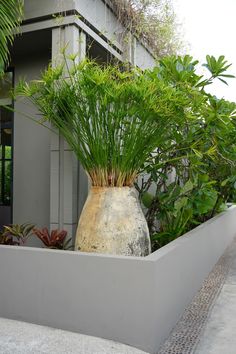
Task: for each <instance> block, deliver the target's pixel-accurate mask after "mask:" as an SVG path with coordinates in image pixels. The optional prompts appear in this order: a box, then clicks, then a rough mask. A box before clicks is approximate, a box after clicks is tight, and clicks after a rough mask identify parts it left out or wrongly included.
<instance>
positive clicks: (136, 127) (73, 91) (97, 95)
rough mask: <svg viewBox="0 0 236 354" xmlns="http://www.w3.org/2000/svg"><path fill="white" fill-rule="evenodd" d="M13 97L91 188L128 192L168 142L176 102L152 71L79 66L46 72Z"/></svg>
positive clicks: (86, 63) (175, 95)
mask: <svg viewBox="0 0 236 354" xmlns="http://www.w3.org/2000/svg"><path fill="white" fill-rule="evenodd" d="M17 94H18V95H22V96H26V97H28V98H29V99H30V101H32V102H33V103H34V104H35V105H36V106H37V107H38V109H39V111H40V113H41V114H42V117H43V121H42V122H43V123H44V122H46V121H47V122H50V123H51V124H52V125H53V126H54V127H55V128H57V129H58V131H59V132H60V134H61V135H62V136H63V137H64V138H65V140H66V141H67V143H68V144H69V146H70V147H71V148H72V150H73V151H74V152H75V154H76V156H77V157H78V159H79V161H80V163H81V164H82V165H83V167H84V169H85V170H86V171H87V173H88V175H89V176H90V178H91V181H92V185H93V186H111V187H113V186H117V187H122V186H132V185H133V183H134V180H135V179H136V177H137V175H138V174H139V172H140V169H141V167H142V166H143V165H144V163H145V161H146V159H147V157H148V156H149V155H150V153H151V152H152V151H153V150H154V149H155V148H156V147H157V146H158V145H159V144H160V142H162V141H163V139H167V137H168V127H169V125H170V124H171V120H172V119H173V117H175V119H178V115H179V113H181V112H179V111H178V110H177V109H176V107H177V106H178V105H179V104H180V101H181V99H182V98H181V96H180V95H179V93H178V92H177V91H176V89H175V88H174V87H172V86H171V85H166V84H165V83H164V82H163V81H161V80H159V79H158V71H155V70H152V71H149V70H146V71H144V72H142V71H140V70H138V69H133V70H131V71H121V70H120V68H119V67H114V66H107V67H100V66H98V65H97V64H96V63H94V62H92V61H89V60H85V61H83V62H81V63H79V64H78V65H76V64H75V60H74V61H73V65H72V69H71V70H69V69H68V67H67V65H66V63H65V64H64V65H61V66H60V67H56V68H53V67H51V66H50V67H49V68H48V69H47V70H46V71H45V72H44V74H43V75H42V77H41V79H40V80H37V81H32V82H31V83H29V84H28V83H25V82H21V83H20V84H19V86H18V89H17Z"/></svg>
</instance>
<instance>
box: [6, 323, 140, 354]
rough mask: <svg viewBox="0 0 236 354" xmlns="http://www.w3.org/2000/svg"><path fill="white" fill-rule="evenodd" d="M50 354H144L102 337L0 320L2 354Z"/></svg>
mask: <svg viewBox="0 0 236 354" xmlns="http://www.w3.org/2000/svg"><path fill="white" fill-rule="evenodd" d="M49 353H50V354H145V352H143V351H141V350H139V349H136V348H133V347H130V346H127V345H124V344H121V343H116V342H113V341H109V340H105V339H102V338H96V337H91V336H86V335H82V334H78V333H73V332H68V331H62V330H59V329H54V328H50V327H44V326H38V325H34V324H30V323H25V322H20V321H13V320H9V319H5V318H0V354H49ZM146 354H147V353H146Z"/></svg>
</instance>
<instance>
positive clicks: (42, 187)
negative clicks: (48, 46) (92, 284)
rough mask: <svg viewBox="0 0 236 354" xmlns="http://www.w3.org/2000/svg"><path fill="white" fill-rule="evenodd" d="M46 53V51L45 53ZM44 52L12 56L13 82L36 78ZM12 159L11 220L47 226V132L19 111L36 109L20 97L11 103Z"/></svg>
mask: <svg viewBox="0 0 236 354" xmlns="http://www.w3.org/2000/svg"><path fill="white" fill-rule="evenodd" d="M48 54H49V55H50V53H48ZM48 54H47V53H44V52H42V53H40V55H38V53H35V54H33V53H30V49H29V55H27V53H25V54H24V55H22V57H20V56H17V55H16V56H15V57H14V59H13V65H14V67H15V83H16V84H17V82H18V80H19V79H20V78H23V77H24V78H26V79H27V80H31V79H36V78H39V75H40V72H41V71H43V70H44V69H45V67H46V66H47V65H48V62H49V55H48ZM15 109H16V112H15V114H14V153H13V156H14V160H13V172H14V173H13V222H14V223H24V222H32V223H36V224H37V225H38V226H39V227H43V226H47V227H48V226H49V216H50V200H49V198H50V173H49V171H50V132H49V131H48V130H47V129H46V128H44V127H42V126H40V125H38V124H36V123H35V122H33V121H31V120H30V119H27V118H25V117H24V115H22V114H21V113H20V112H24V114H28V115H30V116H32V117H37V112H36V110H35V109H34V108H33V107H32V106H30V105H29V104H28V103H27V104H26V103H25V102H24V101H22V100H17V101H16V102H15Z"/></svg>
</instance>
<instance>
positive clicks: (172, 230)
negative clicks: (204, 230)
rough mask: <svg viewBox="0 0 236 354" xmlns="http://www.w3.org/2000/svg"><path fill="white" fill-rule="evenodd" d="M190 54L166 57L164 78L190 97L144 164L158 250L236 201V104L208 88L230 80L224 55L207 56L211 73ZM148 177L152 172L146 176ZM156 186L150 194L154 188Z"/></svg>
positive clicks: (144, 192) (144, 191)
mask: <svg viewBox="0 0 236 354" xmlns="http://www.w3.org/2000/svg"><path fill="white" fill-rule="evenodd" d="M197 64H198V62H197V61H193V59H192V58H191V57H189V56H186V57H184V58H180V57H171V58H165V59H163V60H162V61H161V62H160V63H159V65H158V67H157V69H156V70H157V71H158V75H159V79H160V80H163V81H165V82H166V83H167V84H169V85H171V86H174V87H175V88H176V90H177V91H178V92H180V94H181V95H183V97H185V100H183V102H182V103H183V104H182V105H181V106H179V107H177V109H178V110H180V111H181V112H182V113H181V117H179V118H180V119H179V118H178V119H175V120H174V121H173V122H172V124H170V127H169V128H170V130H169V139H167V140H166V141H165V142H164V143H163V144H162V145H161V146H159V147H158V149H157V150H156V152H155V154H151V155H150V158H149V160H148V162H147V163H146V164H145V165H144V171H145V173H146V177H143V178H142V179H141V183H139V184H137V185H136V187H137V189H138V190H139V192H140V197H141V199H142V201H143V204H144V205H145V207H146V218H147V221H148V225H149V229H150V232H151V235H152V240H153V249H156V248H159V247H161V246H163V245H165V244H166V243H168V242H170V241H172V240H174V239H175V238H176V237H178V236H180V235H182V234H183V233H185V232H186V231H189V230H191V229H192V228H193V227H195V226H196V225H198V224H199V223H202V222H204V221H206V220H208V219H209V218H210V217H212V216H214V215H215V214H216V213H217V212H219V211H221V210H223V209H224V208H225V203H227V202H233V201H236V199H235V197H236V194H235V193H236V189H235V181H236V162H235V161H236V144H235V134H236V125H235V118H236V115H235V113H236V105H235V103H232V102H228V101H226V100H224V99H217V98H216V97H215V96H213V95H211V94H209V93H208V92H207V87H208V86H209V85H210V84H212V83H213V81H214V80H215V79H220V80H221V81H223V82H225V78H228V77H233V76H232V75H228V74H227V72H226V70H227V69H228V68H229V65H228V64H227V63H226V61H225V59H224V57H223V56H222V57H219V58H218V59H215V58H214V57H210V56H207V64H205V66H206V67H207V69H208V70H209V71H210V77H208V78H204V77H202V76H200V75H198V74H197V73H196V70H197ZM147 176H148V177H147ZM150 191H151V193H150Z"/></svg>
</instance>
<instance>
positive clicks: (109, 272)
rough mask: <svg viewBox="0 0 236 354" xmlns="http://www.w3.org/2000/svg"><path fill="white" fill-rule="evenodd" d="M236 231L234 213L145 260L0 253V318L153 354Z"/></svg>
mask: <svg viewBox="0 0 236 354" xmlns="http://www.w3.org/2000/svg"><path fill="white" fill-rule="evenodd" d="M235 233H236V208H235V207H231V208H230V209H229V210H228V211H227V212H225V213H222V214H221V215H219V216H217V217H215V218H214V219H212V220H210V221H208V222H207V223H205V224H203V225H201V226H200V227H198V228H196V229H195V230H193V231H191V232H189V233H188V234H186V235H185V236H183V237H181V238H179V239H178V240H176V241H174V242H172V243H170V244H169V245H167V246H165V247H163V248H162V249H160V250H158V251H156V252H155V253H153V254H151V255H150V256H148V257H145V258H135V257H118V256H117V257H113V256H105V255H96V254H78V253H76V252H66V251H56V250H44V249H36V248H23V247H22V248H19V247H15V246H1V247H0V316H2V317H7V318H13V319H19V320H23V321H28V322H33V323H37V324H42V325H49V326H52V327H57V328H62V329H67V330H71V331H75V332H80V333H85V334H89V335H94V336H100V337H104V338H108V339H113V340H116V341H119V342H123V343H126V344H130V345H133V346H136V347H138V348H141V349H143V350H146V351H147V352H150V353H156V352H157V350H158V348H159V346H160V344H161V342H162V341H163V340H164V339H165V338H166V337H167V336H168V334H169V332H170V331H171V329H172V328H173V326H174V325H175V323H176V322H177V320H178V319H179V317H180V316H181V314H182V313H183V310H184V308H185V307H186V306H187V305H188V303H189V302H190V301H191V299H192V297H193V296H194V295H195V293H196V292H197V290H198V289H199V288H200V286H201V283H202V281H203V279H204V278H205V277H206V276H207V274H208V273H209V272H210V271H211V269H212V267H213V266H214V264H215V263H216V262H217V260H218V258H219V257H220V256H221V254H222V253H223V252H224V250H225V248H226V247H227V246H228V245H229V244H230V243H231V241H232V240H233V238H234V235H235Z"/></svg>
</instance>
